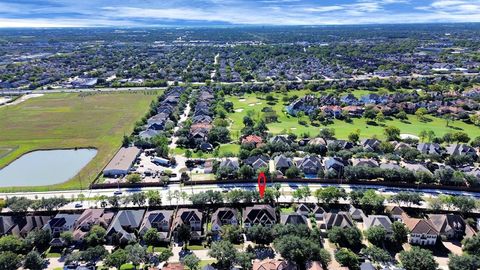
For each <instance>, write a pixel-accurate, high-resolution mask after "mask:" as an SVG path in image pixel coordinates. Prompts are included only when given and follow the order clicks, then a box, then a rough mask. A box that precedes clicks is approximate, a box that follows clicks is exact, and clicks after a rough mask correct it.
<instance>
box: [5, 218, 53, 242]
mask: <svg viewBox="0 0 480 270" xmlns="http://www.w3.org/2000/svg"><path fill="white" fill-rule="evenodd" d="M50 219H51V217H50V216H22V217H19V218H18V219H16V220H15V223H16V226H15V227H14V228H13V229H12V230H11V233H12V234H13V235H17V236H21V237H26V236H27V234H28V233H29V232H31V231H33V230H35V229H42V228H43V226H45V224H47V223H48V221H49V220H50Z"/></svg>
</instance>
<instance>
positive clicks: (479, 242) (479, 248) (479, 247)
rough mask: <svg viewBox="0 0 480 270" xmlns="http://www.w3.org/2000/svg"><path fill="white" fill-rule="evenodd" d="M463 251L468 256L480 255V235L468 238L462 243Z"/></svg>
mask: <svg viewBox="0 0 480 270" xmlns="http://www.w3.org/2000/svg"><path fill="white" fill-rule="evenodd" d="M462 250H463V252H466V253H467V254H470V255H474V256H477V255H478V254H480V235H478V234H477V235H475V236H473V237H470V238H466V239H464V240H463V242H462Z"/></svg>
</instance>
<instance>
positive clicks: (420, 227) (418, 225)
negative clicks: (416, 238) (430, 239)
mask: <svg viewBox="0 0 480 270" xmlns="http://www.w3.org/2000/svg"><path fill="white" fill-rule="evenodd" d="M402 220H403V223H405V226H407V228H408V229H409V230H410V232H411V233H415V234H430V235H432V234H437V235H438V234H439V232H438V231H437V229H435V226H433V224H432V222H431V221H430V220H426V219H420V218H411V217H409V216H408V215H407V214H405V213H403V215H402Z"/></svg>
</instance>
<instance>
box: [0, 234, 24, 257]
mask: <svg viewBox="0 0 480 270" xmlns="http://www.w3.org/2000/svg"><path fill="white" fill-rule="evenodd" d="M24 250H25V243H24V242H23V241H22V239H20V238H19V237H17V236H14V235H5V236H2V237H1V238H0V251H3V252H5V251H11V252H13V253H16V254H21V253H23V251H24Z"/></svg>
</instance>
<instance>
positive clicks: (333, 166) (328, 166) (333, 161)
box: [323, 157, 345, 174]
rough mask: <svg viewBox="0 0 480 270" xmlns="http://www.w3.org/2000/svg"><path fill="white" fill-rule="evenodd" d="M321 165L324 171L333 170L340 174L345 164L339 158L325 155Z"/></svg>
mask: <svg viewBox="0 0 480 270" xmlns="http://www.w3.org/2000/svg"><path fill="white" fill-rule="evenodd" d="M323 167H324V168H325V171H326V172H335V173H337V174H341V173H342V172H343V168H344V167H345V165H344V164H343V162H342V161H341V159H340V158H335V157H326V158H324V159H323Z"/></svg>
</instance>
